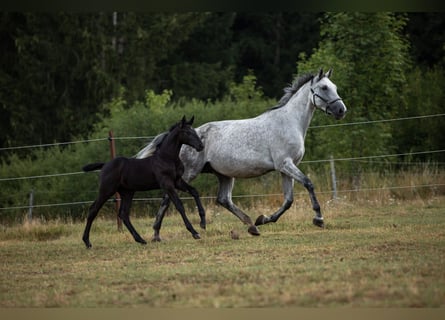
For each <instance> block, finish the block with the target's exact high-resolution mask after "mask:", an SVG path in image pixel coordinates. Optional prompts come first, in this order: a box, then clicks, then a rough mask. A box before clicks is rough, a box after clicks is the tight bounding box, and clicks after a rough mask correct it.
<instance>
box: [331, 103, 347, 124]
mask: <svg viewBox="0 0 445 320" xmlns="http://www.w3.org/2000/svg"><path fill="white" fill-rule="evenodd" d="M346 112H348V109H347V108H346V106H345V104H344V103H343V100H337V101H335V102H333V103H329V105H328V107H327V108H326V113H328V114H330V115H332V116H333V117H334V118H335V119H336V120H340V119H343V118H344V117H345V116H346Z"/></svg>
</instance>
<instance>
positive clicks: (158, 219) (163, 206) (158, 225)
mask: <svg viewBox="0 0 445 320" xmlns="http://www.w3.org/2000/svg"><path fill="white" fill-rule="evenodd" d="M169 205H170V198H169V197H168V195H164V199H162V203H161V207H160V208H159V210H158V212H157V213H156V220H155V223H154V224H153V230H154V231H155V233H154V235H153V238H152V239H151V241H154V242H160V241H161V237H160V236H159V231H160V230H161V225H162V220H164V216H165V212H166V211H167V209H168V206H169Z"/></svg>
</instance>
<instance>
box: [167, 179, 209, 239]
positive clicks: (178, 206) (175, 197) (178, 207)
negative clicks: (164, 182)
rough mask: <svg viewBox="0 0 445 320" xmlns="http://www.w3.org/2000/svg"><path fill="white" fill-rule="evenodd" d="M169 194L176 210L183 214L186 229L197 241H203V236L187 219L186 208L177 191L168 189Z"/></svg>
mask: <svg viewBox="0 0 445 320" xmlns="http://www.w3.org/2000/svg"><path fill="white" fill-rule="evenodd" d="M166 191H167V194H168V197H169V198H170V200H171V201H172V202H173V204H174V205H175V207H176V210H178V211H179V213H180V214H181V217H182V220H183V221H184V224H185V227H186V228H187V230H188V231H189V232H190V233H191V234H192V236H193V238H195V239H201V236H200V235H199V233H198V232H196V230H195V229H194V228H193V226H192V224H191V223H190V221H189V219H188V218H187V216H186V214H185V210H184V206H183V205H182V202H181V199H179V196H178V194H177V193H176V191H175V188H174V187H169V188H167V190H166Z"/></svg>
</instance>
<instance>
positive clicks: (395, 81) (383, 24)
mask: <svg viewBox="0 0 445 320" xmlns="http://www.w3.org/2000/svg"><path fill="white" fill-rule="evenodd" d="M405 24H406V18H405V16H404V15H398V14H394V13H387V12H378V13H359V12H347V13H343V12H342V13H328V14H326V15H325V17H324V19H323V21H322V24H321V38H322V39H321V41H320V44H319V47H318V48H317V49H316V50H315V51H314V52H313V54H312V55H311V56H310V58H306V57H305V56H302V57H301V60H300V61H299V63H298V70H299V71H300V72H308V71H314V70H317V69H318V68H320V67H325V68H329V67H332V68H333V69H334V74H333V81H334V82H335V83H336V84H337V86H338V91H339V94H340V95H341V96H342V97H343V99H344V102H345V104H346V106H347V107H348V114H347V118H346V119H345V121H348V122H356V121H372V120H382V119H387V118H391V117H393V116H395V115H396V114H397V109H398V107H400V106H405V105H406V101H405V97H404V94H403V93H404V86H405V83H406V70H407V69H408V67H409V65H410V64H409V59H408V42H407V41H406V39H405V38H404V37H403V36H402V33H401V31H402V29H403V27H404V26H405ZM396 106H397V107H396ZM328 121H329V123H331V120H330V119H328V118H327V117H325V116H324V115H319V116H316V117H315V120H314V124H325V123H327V122H328ZM391 133H392V131H391V127H390V126H389V125H387V124H383V123H379V124H372V125H361V126H351V127H347V128H344V127H340V128H339V127H336V128H335V127H334V128H326V129H313V130H310V134H309V136H308V142H307V146H308V148H310V149H311V152H310V153H309V156H315V157H318V158H327V157H328V156H329V155H334V157H341V156H349V157H360V156H368V155H378V154H385V153H387V152H391V151H392V150H394V147H395V145H394V143H393V140H392V134H391ZM352 169H353V170H355V171H357V173H359V172H360V169H361V166H360V165H359V164H357V163H353V164H352ZM356 177H359V174H357V175H356Z"/></svg>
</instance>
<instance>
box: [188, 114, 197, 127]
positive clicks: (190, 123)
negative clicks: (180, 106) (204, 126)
mask: <svg viewBox="0 0 445 320" xmlns="http://www.w3.org/2000/svg"><path fill="white" fill-rule="evenodd" d="M194 120H195V116H194V115H193V116H192V117H191V118H190V120H189V121H188V122H187V124H189V125H192V124H193V121H194Z"/></svg>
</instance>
